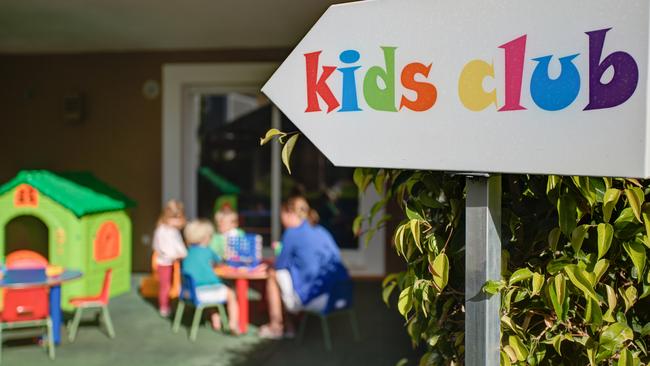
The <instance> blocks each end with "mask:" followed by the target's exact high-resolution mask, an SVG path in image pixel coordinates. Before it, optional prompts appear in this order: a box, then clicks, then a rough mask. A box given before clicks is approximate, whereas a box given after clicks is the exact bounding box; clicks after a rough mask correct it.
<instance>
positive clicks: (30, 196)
mask: <svg viewBox="0 0 650 366" xmlns="http://www.w3.org/2000/svg"><path fill="white" fill-rule="evenodd" d="M14 206H15V207H25V206H29V207H38V191H37V190H36V189H35V188H34V187H32V186H30V185H29V184H21V185H19V186H18V188H16V193H15V195H14Z"/></svg>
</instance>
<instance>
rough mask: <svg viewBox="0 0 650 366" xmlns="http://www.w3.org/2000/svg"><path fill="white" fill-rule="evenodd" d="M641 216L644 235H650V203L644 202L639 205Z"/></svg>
mask: <svg viewBox="0 0 650 366" xmlns="http://www.w3.org/2000/svg"><path fill="white" fill-rule="evenodd" d="M641 218H643V225H644V227H645V234H646V237H650V203H644V204H643V206H642V207H641Z"/></svg>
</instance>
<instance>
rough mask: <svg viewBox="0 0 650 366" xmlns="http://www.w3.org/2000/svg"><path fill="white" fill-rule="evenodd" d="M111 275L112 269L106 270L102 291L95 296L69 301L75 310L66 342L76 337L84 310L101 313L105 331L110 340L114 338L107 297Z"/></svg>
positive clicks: (109, 290) (72, 340)
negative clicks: (94, 310) (93, 310)
mask: <svg viewBox="0 0 650 366" xmlns="http://www.w3.org/2000/svg"><path fill="white" fill-rule="evenodd" d="M112 274H113V270H112V269H110V268H109V269H107V270H106V274H105V275H104V284H103V286H102V291H101V292H100V293H99V295H97V296H88V297H75V298H72V299H70V304H71V305H72V306H74V307H75V308H77V310H75V313H74V318H73V319H72V322H71V323H70V325H69V326H68V340H69V341H70V342H74V340H75V338H76V336H77V330H78V329H79V323H80V322H81V314H82V312H83V311H84V310H85V309H96V310H99V311H101V313H102V317H103V318H104V325H105V326H106V331H107V332H108V336H109V337H110V338H114V337H115V330H113V322H112V321H111V315H110V313H109V312H108V301H109V295H110V292H111V277H112Z"/></svg>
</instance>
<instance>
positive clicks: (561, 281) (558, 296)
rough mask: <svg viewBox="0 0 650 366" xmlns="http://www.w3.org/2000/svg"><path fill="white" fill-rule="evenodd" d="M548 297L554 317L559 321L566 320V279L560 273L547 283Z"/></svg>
mask: <svg viewBox="0 0 650 366" xmlns="http://www.w3.org/2000/svg"><path fill="white" fill-rule="evenodd" d="M548 295H549V298H550V299H551V304H552V305H553V310H554V311H555V315H556V316H557V317H558V319H559V320H560V321H564V320H566V311H565V300H566V279H565V278H564V276H563V275H562V274H561V273H560V274H558V275H557V276H555V277H554V278H553V279H552V280H550V281H549V285H548Z"/></svg>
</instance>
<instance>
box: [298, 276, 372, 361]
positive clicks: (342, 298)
mask: <svg viewBox="0 0 650 366" xmlns="http://www.w3.org/2000/svg"><path fill="white" fill-rule="evenodd" d="M353 294H354V284H353V283H352V281H351V280H348V281H341V282H337V283H336V284H335V285H334V286H333V288H332V291H331V292H330V294H329V295H330V297H329V299H328V301H327V306H326V307H325V309H324V310H323V311H322V312H315V311H310V310H303V316H302V320H301V321H300V328H299V330H298V342H302V340H303V338H304V336H305V329H306V328H307V318H308V317H309V316H314V317H317V318H319V319H320V323H321V328H322V330H323V340H324V341H325V349H327V350H328V351H331V350H332V339H331V335H330V329H329V325H328V323H327V321H328V319H329V318H331V317H333V316H338V315H348V316H349V318H350V324H351V325H352V334H353V336H354V340H355V341H359V340H360V339H361V335H360V332H359V324H358V322H357V313H356V311H355V309H354V302H353V299H354V297H353Z"/></svg>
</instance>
